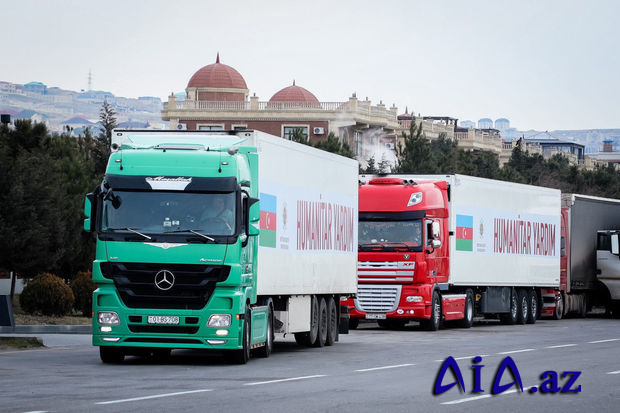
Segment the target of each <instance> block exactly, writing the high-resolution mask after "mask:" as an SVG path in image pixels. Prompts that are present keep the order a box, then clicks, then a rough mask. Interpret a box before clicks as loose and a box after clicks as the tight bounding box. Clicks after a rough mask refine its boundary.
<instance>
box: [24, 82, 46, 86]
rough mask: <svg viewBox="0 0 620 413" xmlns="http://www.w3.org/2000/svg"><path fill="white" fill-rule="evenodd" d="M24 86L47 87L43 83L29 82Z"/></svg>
mask: <svg viewBox="0 0 620 413" xmlns="http://www.w3.org/2000/svg"><path fill="white" fill-rule="evenodd" d="M24 86H45V85H44V84H43V83H41V82H28V83H26V84H25V85H24Z"/></svg>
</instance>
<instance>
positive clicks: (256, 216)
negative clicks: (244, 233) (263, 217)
mask: <svg viewBox="0 0 620 413" xmlns="http://www.w3.org/2000/svg"><path fill="white" fill-rule="evenodd" d="M248 204H249V205H250V211H249V213H248V214H249V216H248V220H249V221H250V222H249V225H248V235H249V236H256V235H258V234H260V226H259V225H260V224H259V221H260V202H259V200H258V199H257V198H250V199H249V200H248Z"/></svg>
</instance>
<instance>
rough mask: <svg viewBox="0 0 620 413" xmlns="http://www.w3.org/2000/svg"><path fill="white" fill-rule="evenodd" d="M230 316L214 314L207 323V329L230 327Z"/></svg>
mask: <svg viewBox="0 0 620 413" xmlns="http://www.w3.org/2000/svg"><path fill="white" fill-rule="evenodd" d="M230 320H231V317H230V314H212V315H211V317H209V321H207V327H216V328H217V327H230Z"/></svg>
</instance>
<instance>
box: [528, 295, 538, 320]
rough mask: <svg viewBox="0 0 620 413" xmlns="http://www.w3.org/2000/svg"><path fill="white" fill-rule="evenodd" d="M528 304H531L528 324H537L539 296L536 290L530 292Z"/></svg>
mask: <svg viewBox="0 0 620 413" xmlns="http://www.w3.org/2000/svg"><path fill="white" fill-rule="evenodd" d="M527 302H528V304H529V308H528V314H527V323H528V324H535V323H536V319H537V318H538V294H536V290H530V291H528V293H527Z"/></svg>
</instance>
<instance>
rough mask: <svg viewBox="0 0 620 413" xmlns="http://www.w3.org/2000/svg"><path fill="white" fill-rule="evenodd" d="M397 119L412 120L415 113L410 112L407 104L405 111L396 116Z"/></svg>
mask: <svg viewBox="0 0 620 413" xmlns="http://www.w3.org/2000/svg"><path fill="white" fill-rule="evenodd" d="M396 119H397V120H411V119H413V115H412V114H410V113H409V107H408V106H405V113H401V114H400V115H398V116H397V117H396Z"/></svg>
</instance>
